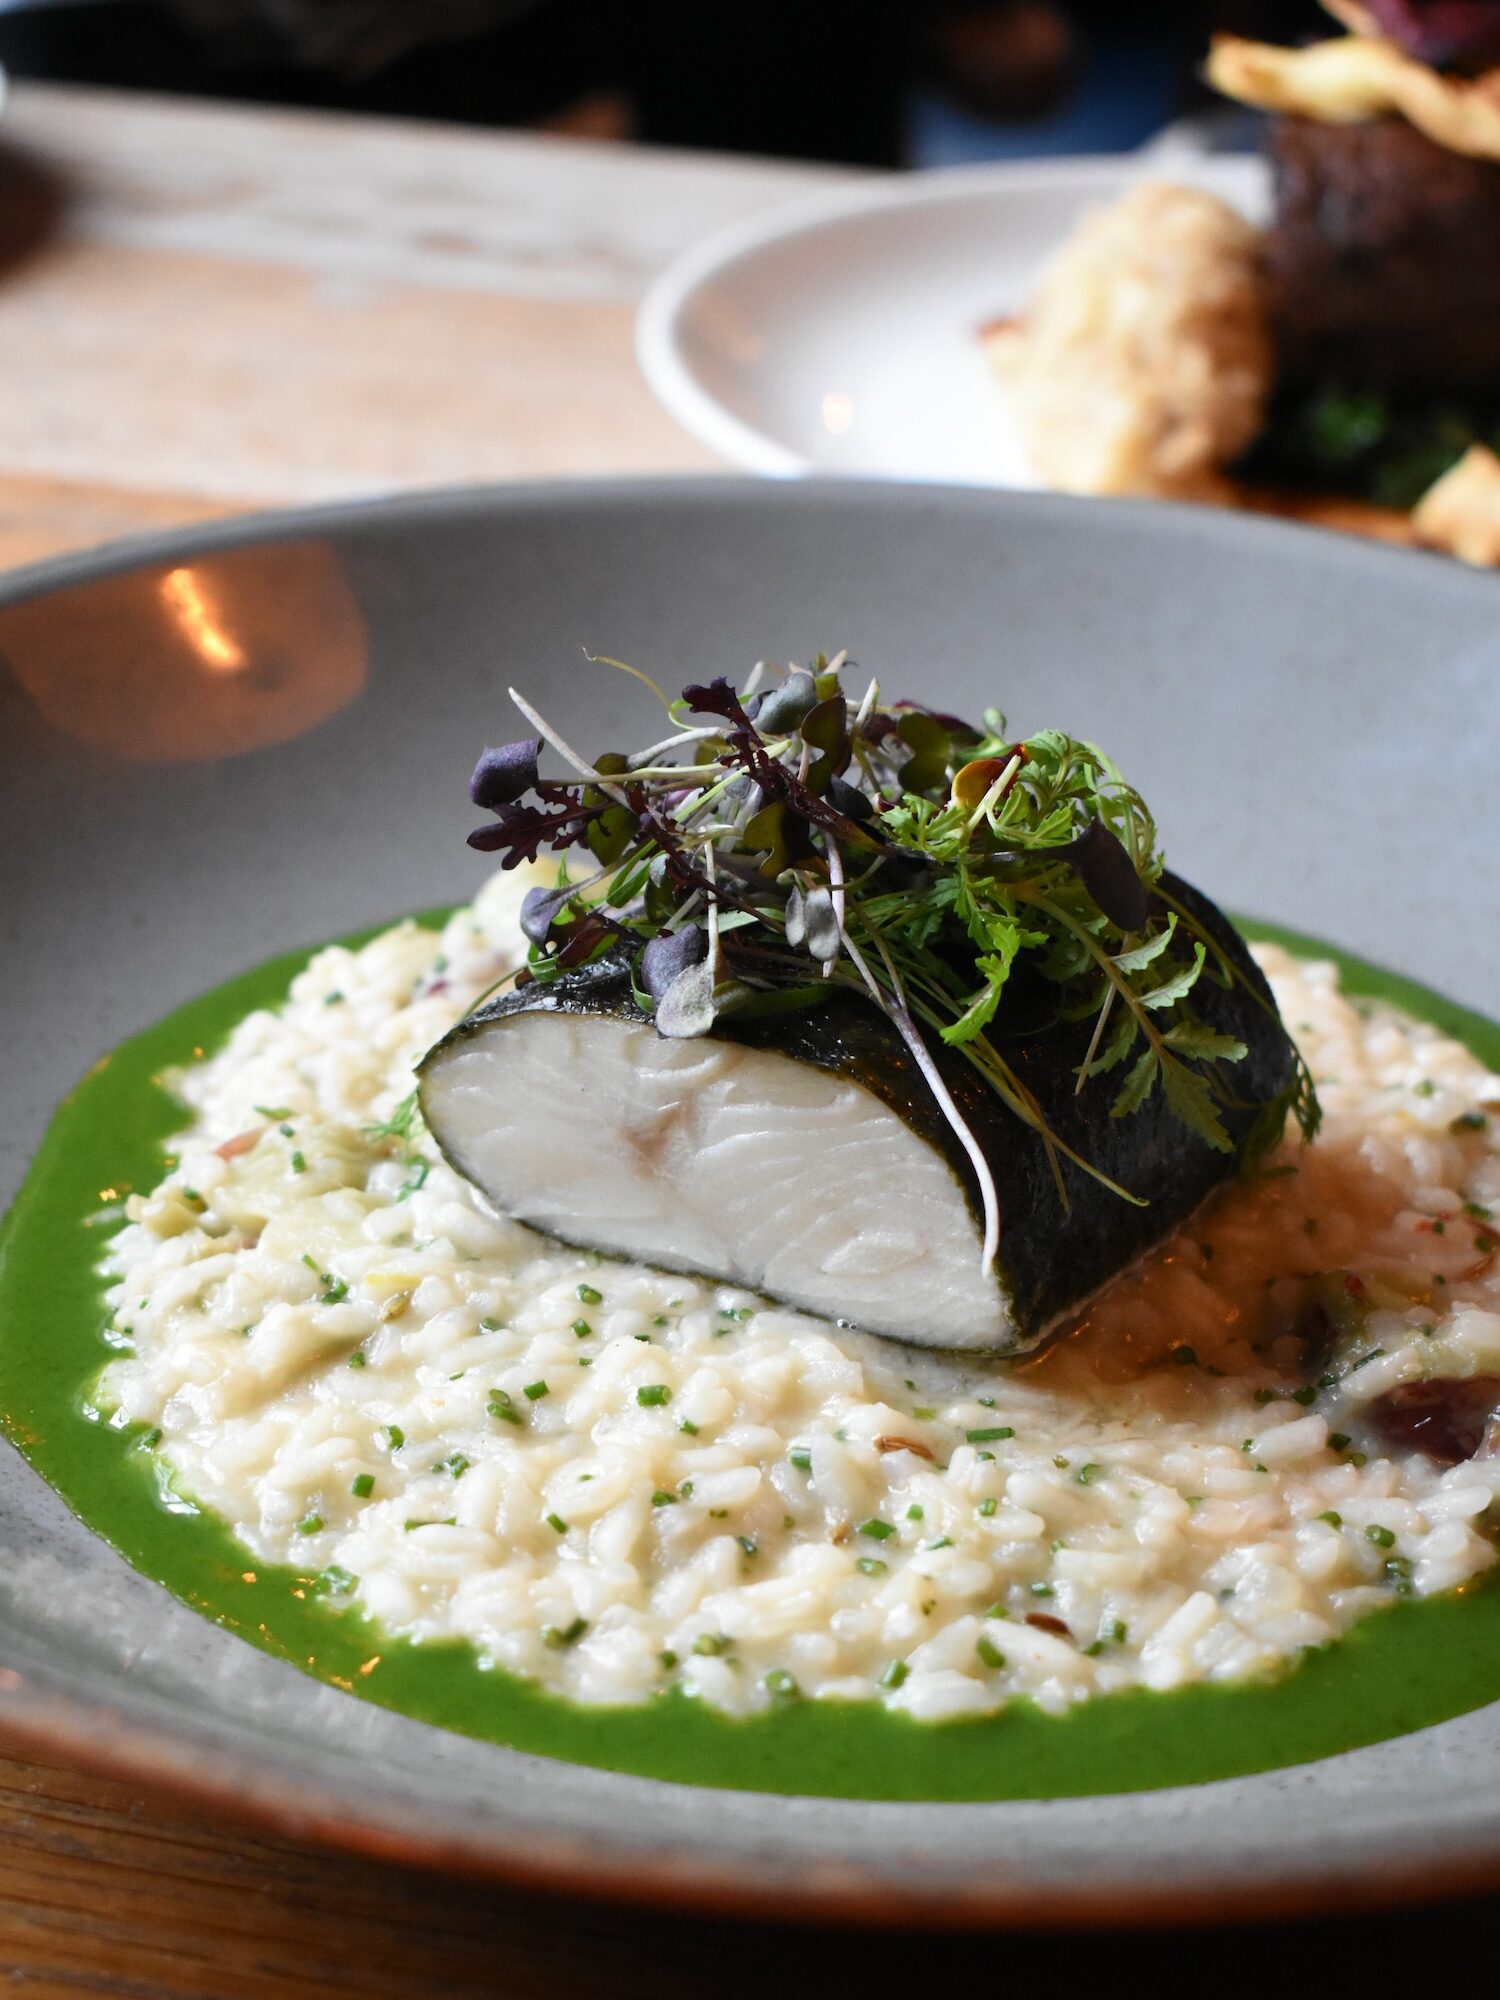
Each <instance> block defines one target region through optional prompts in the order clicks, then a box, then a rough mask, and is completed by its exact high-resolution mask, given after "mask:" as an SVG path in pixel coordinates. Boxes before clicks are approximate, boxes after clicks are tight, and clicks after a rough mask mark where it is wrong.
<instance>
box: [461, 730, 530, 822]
mask: <svg viewBox="0 0 1500 2000" xmlns="http://www.w3.org/2000/svg"><path fill="white" fill-rule="evenodd" d="M541 754H542V739H541V738H540V737H539V736H523V737H522V738H521V739H520V740H519V741H518V742H515V743H497V744H495V745H493V746H492V747H491V748H490V749H488V750H485V751H483V752H482V753H481V755H480V758H479V762H478V763H477V764H476V765H475V766H474V775H473V777H472V778H470V780H469V797H470V798H471V799H472V800H473V802H474V804H475V805H476V806H482V807H484V809H485V810H486V811H493V810H494V809H495V808H496V807H497V806H513V805H514V804H515V802H516V800H517V799H519V798H521V797H523V796H524V794H525V793H527V792H529V791H530V790H531V789H532V787H533V786H534V785H535V784H536V781H537V768H536V760H537V758H538V757H539V756H540V755H541Z"/></svg>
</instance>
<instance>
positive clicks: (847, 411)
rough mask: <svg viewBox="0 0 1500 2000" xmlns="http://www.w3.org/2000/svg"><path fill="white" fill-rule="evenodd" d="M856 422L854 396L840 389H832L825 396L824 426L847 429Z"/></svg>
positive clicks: (840, 429)
mask: <svg viewBox="0 0 1500 2000" xmlns="http://www.w3.org/2000/svg"><path fill="white" fill-rule="evenodd" d="M853 422H854V398H853V397H852V396H846V395H844V393H843V392H842V390H839V389H830V390H829V392H828V394H827V395H826V396H825V397H824V398H823V428H824V430H828V431H846V430H848V429H849V427H850V425H851V424H852V423H853Z"/></svg>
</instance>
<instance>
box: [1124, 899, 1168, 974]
mask: <svg viewBox="0 0 1500 2000" xmlns="http://www.w3.org/2000/svg"><path fill="white" fill-rule="evenodd" d="M1176 935H1177V917H1176V914H1175V913H1174V914H1173V915H1171V916H1169V917H1168V918H1167V922H1166V928H1165V929H1164V930H1160V931H1158V932H1157V934H1156V936H1155V937H1154V938H1148V939H1147V941H1146V943H1145V944H1138V945H1136V946H1135V947H1134V948H1133V949H1132V950H1130V951H1122V952H1117V953H1116V954H1115V970H1116V972H1144V971H1145V969H1146V967H1147V966H1148V965H1150V964H1151V963H1152V961H1153V960H1154V959H1158V958H1160V957H1161V955H1162V953H1163V952H1164V951H1165V950H1166V948H1167V946H1168V945H1169V944H1170V943H1171V942H1172V939H1173V938H1174V937H1175V936H1176Z"/></svg>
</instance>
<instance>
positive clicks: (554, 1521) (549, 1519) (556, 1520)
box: [543, 1514, 568, 1535]
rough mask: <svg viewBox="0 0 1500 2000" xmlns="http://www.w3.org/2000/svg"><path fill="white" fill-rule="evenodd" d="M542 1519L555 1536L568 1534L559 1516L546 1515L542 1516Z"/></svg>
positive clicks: (564, 1522)
mask: <svg viewBox="0 0 1500 2000" xmlns="http://www.w3.org/2000/svg"><path fill="white" fill-rule="evenodd" d="M543 1519H544V1520H545V1521H546V1523H547V1526H548V1527H549V1528H551V1529H553V1530H554V1531H555V1532H556V1533H557V1534H559V1535H565V1534H566V1533H567V1532H568V1524H567V1522H566V1521H565V1520H564V1519H563V1518H562V1516H561V1514H546V1515H544V1516H543Z"/></svg>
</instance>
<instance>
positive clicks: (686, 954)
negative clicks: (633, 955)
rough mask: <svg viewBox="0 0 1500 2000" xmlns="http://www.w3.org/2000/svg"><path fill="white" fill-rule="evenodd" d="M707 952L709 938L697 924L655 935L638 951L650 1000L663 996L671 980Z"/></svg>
mask: <svg viewBox="0 0 1500 2000" xmlns="http://www.w3.org/2000/svg"><path fill="white" fill-rule="evenodd" d="M707 956H708V938H707V936H706V935H705V934H704V932H702V931H701V930H699V928H698V927H697V925H696V924H689V925H687V926H686V927H685V928H684V929H683V930H680V931H672V932H669V933H668V934H667V936H665V937H654V938H652V939H651V940H650V941H649V942H648V944H647V946H646V949H645V950H644V951H643V952H642V953H641V965H640V981H641V985H642V986H643V987H644V988H645V990H646V992H648V993H649V994H650V995H651V998H652V999H653V1000H662V999H664V998H665V997H666V994H667V992H668V989H669V988H670V987H671V986H672V984H673V983H674V981H676V980H677V979H679V978H681V976H682V974H683V973H684V972H687V971H688V970H689V969H690V968H691V967H693V966H695V965H701V964H702V963H703V961H704V959H705V958H707Z"/></svg>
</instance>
